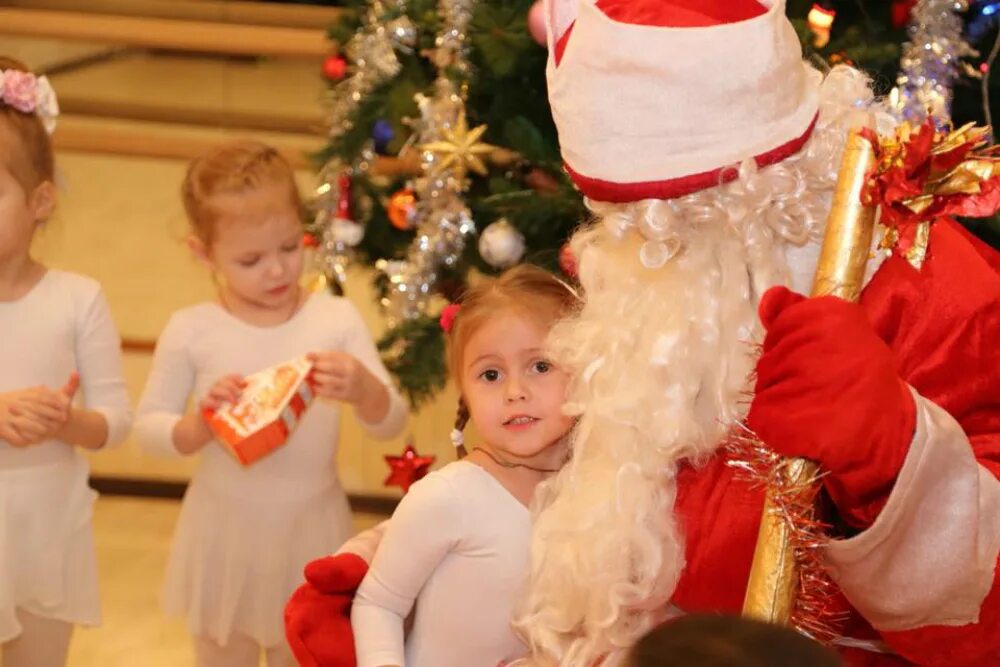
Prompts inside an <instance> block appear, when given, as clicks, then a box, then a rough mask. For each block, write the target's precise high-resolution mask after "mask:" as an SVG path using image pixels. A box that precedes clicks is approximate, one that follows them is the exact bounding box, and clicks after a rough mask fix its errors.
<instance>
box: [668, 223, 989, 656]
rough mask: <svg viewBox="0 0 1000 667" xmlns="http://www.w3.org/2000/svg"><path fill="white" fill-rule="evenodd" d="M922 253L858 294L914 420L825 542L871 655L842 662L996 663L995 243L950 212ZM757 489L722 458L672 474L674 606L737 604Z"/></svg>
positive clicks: (754, 525) (856, 634) (757, 509)
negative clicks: (900, 459)
mask: <svg viewBox="0 0 1000 667" xmlns="http://www.w3.org/2000/svg"><path fill="white" fill-rule="evenodd" d="M928 250H929V252H928V257H927V260H926V261H925V263H924V265H923V267H922V268H921V269H920V270H919V271H918V270H916V269H914V268H913V267H911V266H910V264H909V263H908V262H907V261H906V260H905V259H903V258H900V257H895V256H894V257H890V258H889V259H887V260H886V261H885V262H884V263H883V264H882V266H881V267H880V268H879V269H878V271H877V272H876V274H875V276H874V277H873V278H872V280H871V281H870V282H869V283H868V285H867V286H866V288H865V290H864V292H863V294H862V297H861V304H862V306H863V307H864V309H865V311H866V312H867V313H868V314H869V316H870V319H871V322H872V324H873V325H874V328H875V330H876V332H877V333H878V334H879V336H880V337H881V338H882V339H883V340H884V341H885V342H886V343H888V345H889V346H890V347H891V348H892V350H893V353H894V355H895V357H896V360H897V363H898V369H899V373H900V377H902V378H903V379H904V380H905V381H906V382H907V383H908V384H909V385H910V387H911V388H912V389H913V390H914V392H915V393H916V394H917V397H916V401H917V429H916V433H915V436H914V440H913V443H912V444H911V448H910V451H909V453H908V454H907V459H906V462H905V463H904V466H903V469H902V470H901V471H900V474H899V478H898V479H897V482H896V484H895V486H894V487H893V489H892V492H891V493H890V494H889V495H888V497H886V498H885V499H884V502H883V503H882V504H881V506H880V507H876V508H874V510H873V511H872V515H871V516H870V517H868V518H867V519H866V520H865V525H862V526H858V528H860V529H863V530H861V531H860V532H859V533H858V534H857V535H855V536H852V537H849V538H847V539H843V540H838V541H836V542H835V543H833V544H831V545H830V546H829V547H828V548H827V549H826V558H827V562H828V566H829V570H830V572H831V574H832V576H833V578H834V580H835V581H836V582H837V583H838V584H839V586H840V589H841V591H842V593H843V594H844V596H845V597H846V599H847V600H848V601H849V602H850V605H849V606H850V608H851V610H850V614H851V616H850V620H849V621H848V623H847V624H846V625H845V626H844V628H842V630H843V632H844V634H845V635H846V636H848V637H852V638H858V639H865V640H874V641H873V643H874V644H875V645H876V646H878V645H879V644H881V645H882V648H883V650H885V651H887V652H884V653H878V652H872V651H867V650H859V649H856V648H842V652H843V654H844V656H845V658H846V659H847V663H848V664H849V665H854V666H864V667H868V666H878V667H883V666H886V667H887V666H889V665H911V664H915V665H926V666H937V665H942V666H943V665H948V666H949V667H963V666H965V665H970V666H971V665H977V666H978V665H1000V586H998V583H997V582H998V579H1000V577H997V576H996V573H997V552H998V549H1000V481H998V477H1000V254H998V253H997V252H996V251H994V250H993V249H991V248H989V247H988V246H986V245H985V244H983V243H982V242H980V241H978V240H977V239H975V238H974V237H972V236H971V235H970V234H969V233H968V232H967V231H965V230H964V229H963V228H962V227H960V226H959V225H958V224H956V223H954V222H952V221H942V222H940V223H938V224H936V225H935V226H934V227H933V229H932V233H931V238H930V243H929V245H928ZM828 426H829V425H822V424H817V428H824V427H828ZM763 498H764V492H763V490H762V489H759V488H753V487H752V486H751V485H750V484H749V483H748V482H746V481H744V480H743V479H740V478H739V476H738V473H736V471H735V470H734V469H732V468H730V467H728V466H727V465H726V462H725V457H724V455H722V454H719V455H717V456H716V457H715V458H714V459H712V460H710V461H709V462H708V463H707V464H706V465H705V466H703V467H701V468H698V469H694V468H691V467H683V468H682V469H681V470H680V471H679V474H678V496H677V503H676V508H677V511H678V515H679V517H680V520H681V522H682V527H683V530H684V534H685V538H686V560H687V565H686V567H685V570H684V572H683V574H682V577H681V580H680V583H679V585H678V587H677V590H676V592H675V594H674V597H673V600H672V602H673V603H674V604H675V605H676V606H677V607H679V608H680V609H681V610H683V611H686V612H731V613H739V611H740V609H741V607H742V603H743V597H744V592H745V589H746V582H747V578H748V575H749V571H750V563H751V560H752V556H753V550H754V544H755V542H756V539H757V531H758V528H759V524H760V514H761V507H762V504H763Z"/></svg>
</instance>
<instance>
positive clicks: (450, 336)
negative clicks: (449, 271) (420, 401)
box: [446, 264, 580, 452]
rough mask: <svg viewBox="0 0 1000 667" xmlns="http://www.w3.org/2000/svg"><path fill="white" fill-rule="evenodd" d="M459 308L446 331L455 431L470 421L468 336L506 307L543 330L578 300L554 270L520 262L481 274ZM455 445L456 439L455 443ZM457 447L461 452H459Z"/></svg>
mask: <svg viewBox="0 0 1000 667" xmlns="http://www.w3.org/2000/svg"><path fill="white" fill-rule="evenodd" d="M458 304H459V305H460V309H459V311H458V314H457V315H456V316H455V317H454V319H453V320H452V323H451V326H450V328H449V330H448V332H447V335H446V341H447V357H448V368H449V371H450V372H451V377H452V380H454V382H455V385H456V386H458V388H459V394H460V397H459V399H458V416H457V418H456V419H455V429H456V431H461V430H462V429H464V428H465V425H466V424H467V423H468V421H469V411H468V408H467V407H466V404H465V400H464V398H462V397H461V393H462V363H463V353H464V352H465V346H466V345H467V344H468V342H469V339H470V338H472V336H473V335H474V334H475V333H476V332H477V331H478V330H479V329H480V328H482V326H483V324H485V323H486V322H487V321H488V320H489V319H490V318H492V317H495V316H496V314H497V313H498V312H500V311H501V310H505V309H516V310H518V311H519V312H521V313H523V314H524V315H527V316H528V317H530V318H532V319H534V320H535V321H536V322H538V323H539V324H541V325H542V326H543V328H545V329H546V330H547V329H548V328H549V327H551V326H552V324H554V323H555V322H556V321H557V320H560V319H562V318H564V317H567V316H569V315H570V314H571V313H573V311H574V310H575V309H576V308H577V306H578V305H579V304H580V298H579V296H578V295H577V293H576V291H575V290H574V289H573V288H572V287H570V286H569V285H568V284H566V283H565V282H563V281H562V280H560V279H559V278H557V277H556V276H554V275H553V274H551V273H549V272H548V271H545V270H544V269H540V268H539V267H537V266H532V265H531V264H519V265H517V266H515V267H514V268H512V269H508V270H507V271H504V272H503V273H502V274H500V275H499V276H497V277H496V278H484V279H482V280H481V281H479V282H477V283H476V284H475V285H473V286H471V287H469V288H468V289H467V290H466V291H465V292H463V294H462V296H461V298H460V299H459V301H458ZM456 446H458V443H456ZM461 451H462V450H461V448H460V452H461Z"/></svg>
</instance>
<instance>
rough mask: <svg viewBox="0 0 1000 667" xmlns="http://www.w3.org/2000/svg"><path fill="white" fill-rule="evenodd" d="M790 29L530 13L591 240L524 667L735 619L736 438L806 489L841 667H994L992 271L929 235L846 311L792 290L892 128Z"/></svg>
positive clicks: (696, 19)
mask: <svg viewBox="0 0 1000 667" xmlns="http://www.w3.org/2000/svg"><path fill="white" fill-rule="evenodd" d="M784 9H785V8H784V2H783V0H773V1H771V2H767V1H761V2H758V1H756V0H597V1H596V2H594V1H592V0H550V1H549V2H548V4H547V6H546V18H547V20H548V24H549V40H550V41H549V53H550V60H549V70H548V75H549V96H550V102H551V104H552V109H553V115H554V118H555V120H556V124H557V127H558V130H559V139H560V145H561V149H562V154H563V157H564V160H565V162H566V167H567V171H568V173H569V174H570V176H571V177H572V178H573V180H574V182H575V183H576V184H577V186H578V187H579V189H580V190H581V192H582V193H583V194H584V196H585V197H586V198H587V201H588V205H589V207H590V208H591V210H592V211H593V213H594V215H595V220H594V221H593V222H592V223H591V224H590V225H588V226H586V227H585V228H582V229H581V230H580V231H578V232H577V233H576V235H575V236H574V238H573V242H572V247H573V250H574V253H575V256H576V257H577V260H578V266H579V276H580V282H581V284H582V286H583V289H584V294H585V299H586V302H585V304H584V307H583V308H582V310H581V311H580V312H579V313H578V314H577V315H576V316H575V317H574V318H572V319H571V320H570V321H567V322H566V323H565V324H563V325H561V326H560V327H557V329H556V330H555V331H554V333H553V340H552V345H553V347H554V348H555V352H556V355H557V359H558V360H559V362H560V363H561V364H564V365H565V366H566V367H568V368H569V369H570V370H571V372H572V373H573V374H574V377H575V378H576V379H575V382H574V383H573V385H572V387H571V391H570V398H569V407H570V409H571V410H573V411H574V412H576V413H578V414H579V415H580V419H579V423H578V426H577V428H576V430H575V432H574V435H573V440H572V451H573V455H572V459H571V461H570V463H569V464H568V465H567V466H566V468H564V470H563V471H562V472H561V473H560V474H559V475H558V476H557V477H555V478H554V479H553V480H552V481H551V483H550V484H548V485H547V486H546V487H545V489H544V491H543V493H542V494H541V497H539V498H537V499H536V504H537V507H536V509H535V516H534V534H533V546H532V555H531V557H532V566H531V573H530V581H529V584H528V587H527V593H526V595H525V596H524V599H523V601H522V604H521V606H520V609H519V613H518V614H517V618H516V619H515V621H516V624H517V626H518V627H519V628H520V629H521V630H522V631H523V633H524V634H525V636H526V637H527V639H528V640H529V642H530V644H531V646H532V648H533V651H534V658H533V664H538V665H543V664H544V665H552V664H558V665H567V666H570V667H590V666H591V665H594V664H607V665H612V664H618V662H619V659H620V658H621V656H622V655H623V653H624V650H625V649H627V647H629V646H631V645H632V644H634V643H635V641H636V640H637V639H638V638H639V637H640V636H641V635H642V634H643V633H644V632H646V631H647V630H648V629H649V628H650V627H652V625H653V624H655V623H656V622H658V621H659V620H661V619H663V618H665V617H667V616H669V615H671V614H677V613H684V612H732V613H738V612H739V611H740V609H741V605H742V602H743V597H744V592H745V589H746V583H747V578H748V574H749V571H750V566H751V560H752V556H753V549H754V544H755V542H756V538H757V532H758V526H759V524H760V516H761V509H762V506H763V501H764V489H763V488H761V487H759V486H755V485H754V484H753V483H752V482H751V481H749V480H747V479H745V478H743V477H741V476H740V475H739V474H738V472H737V471H736V470H735V469H734V468H733V467H731V466H729V465H727V463H729V462H730V459H731V456H730V455H729V454H728V453H727V450H726V449H725V448H724V447H723V446H722V444H723V443H724V442H725V440H726V438H727V435H728V434H729V433H731V432H732V430H733V428H734V427H735V426H736V425H737V424H739V423H741V422H743V421H744V420H745V421H746V422H747V423H748V425H749V426H750V427H751V428H752V429H753V430H754V431H756V433H757V434H758V435H759V436H760V437H761V439H762V440H763V441H764V442H766V443H767V444H768V446H769V447H771V448H773V449H774V450H775V451H777V452H779V453H781V454H783V455H786V456H798V457H806V458H809V459H812V460H814V461H817V462H818V463H819V464H820V465H821V466H822V468H823V470H825V471H826V476H825V477H824V478H823V486H824V490H825V493H826V495H827V496H828V499H829V501H830V504H831V507H832V511H833V518H834V519H835V520H836V523H837V525H838V526H840V528H839V529H838V532H837V533H836V534H835V535H834V536H833V539H832V540H831V541H830V542H829V543H828V544H827V545H826V546H825V547H824V548H823V551H822V558H823V562H824V565H825V568H826V571H827V573H828V574H829V576H830V577H831V578H832V579H833V581H834V582H835V583H836V585H837V587H838V588H839V591H840V593H841V594H842V595H843V597H844V598H845V599H846V601H847V603H846V605H847V611H848V618H847V621H846V622H845V623H844V624H842V625H841V627H840V633H841V635H842V637H841V638H840V639H839V640H838V641H837V644H836V645H837V646H838V648H839V649H840V650H841V651H842V653H843V654H844V656H845V658H846V659H847V662H848V664H850V665H878V666H880V667H881V666H888V665H911V664H912V665H927V666H931V665H942V666H943V665H949V666H953V667H956V666H964V665H970V666H971V665H994V664H1000V592H998V591H997V585H996V576H995V575H996V569H997V555H998V551H1000V482H998V479H997V475H998V473H1000V346H998V345H997V344H996V341H997V340H1000V256H998V254H997V253H996V252H995V251H994V250H992V249H990V248H989V247H987V246H985V245H984V244H982V243H981V242H979V241H978V240H976V239H975V238H974V237H972V236H971V235H970V234H968V233H967V232H965V231H964V230H963V228H961V227H960V226H959V225H958V224H956V223H955V222H953V221H951V220H949V219H947V218H944V217H939V218H936V219H933V220H930V222H932V226H931V227H930V233H929V238H927V239H925V241H926V244H925V247H924V248H923V250H925V252H926V257H925V259H924V260H923V262H922V263H920V262H911V261H909V260H908V258H907V257H905V256H903V255H901V254H899V253H889V252H887V251H881V252H877V253H874V255H873V258H872V260H871V261H870V262H869V267H868V269H869V275H868V276H867V279H866V282H865V287H864V290H863V292H862V295H861V299H860V302H859V303H858V304H851V303H847V302H845V301H841V300H839V299H836V298H833V297H824V298H815V299H807V298H805V297H802V296H800V295H799V294H798V293H807V292H808V290H809V287H810V284H811V281H812V277H813V275H814V272H815V268H816V257H817V255H818V251H819V240H820V237H821V235H822V231H823V226H824V221H825V219H826V215H827V213H828V210H829V206H830V200H831V196H832V192H833V189H834V183H835V180H836V175H837V168H838V165H839V160H840V154H841V152H842V149H843V145H844V139H845V137H846V134H847V130H848V129H849V127H851V126H852V125H853V124H854V123H855V122H856V120H857V114H858V112H859V111H865V110H866V111H868V112H869V113H870V114H872V115H874V116H875V117H876V118H877V119H878V120H879V125H880V129H881V130H887V129H889V126H890V125H891V120H890V119H889V118H887V117H885V116H884V115H882V114H880V113H879V109H878V107H877V105H875V104H874V103H873V101H872V97H871V93H870V91H869V88H868V82H867V80H866V78H865V77H864V76H863V75H862V74H861V73H859V72H857V71H856V70H852V69H849V68H844V67H842V68H836V69H834V70H833V71H832V72H830V73H828V74H827V75H826V76H825V77H824V76H823V75H822V74H820V73H819V72H817V71H816V70H814V69H813V68H812V67H810V66H809V65H807V64H805V63H803V61H802V57H801V49H800V46H799V43H798V40H797V38H796V35H795V33H794V31H793V29H792V26H791V24H790V23H789V21H788V20H787V18H786V17H785V14H784ZM789 288H790V289H789ZM790 290H794V291H790ZM752 342H762V346H760V347H759V348H758V347H755V346H753V345H751V343H752ZM754 371H756V372H754ZM751 378H752V379H751ZM351 562H352V563H356V562H357V561H356V560H354V559H351ZM343 566H344V562H343V561H338V560H337V559H332V560H331V561H327V562H325V563H318V564H317V565H316V569H315V570H314V574H315V575H316V576H315V577H314V578H315V582H316V583H317V584H318V586H313V587H307V588H305V589H303V590H302V591H300V593H299V595H298V597H297V598H294V599H293V601H292V604H291V605H290V607H289V610H288V616H287V618H288V619H289V625H288V627H289V630H290V632H291V634H292V635H293V636H294V637H293V643H295V642H296V641H298V642H299V646H300V649H301V652H300V658H301V657H302V656H307V657H306V660H307V664H308V660H309V659H312V658H315V657H319V658H320V664H351V663H350V656H349V655H347V653H346V650H347V649H349V648H350V647H349V646H345V645H343V644H340V645H339V646H338V644H337V642H338V636H341V637H342V636H343V630H342V629H340V630H338V628H342V626H343V624H344V619H343V617H342V616H340V617H338V616H336V615H335V614H330V615H328V616H323V614H324V611H323V610H327V612H326V613H329V610H332V609H335V608H336V607H337V605H341V606H343V605H344V604H345V602H346V601H345V595H343V594H342V595H341V596H339V597H338V596H336V595H334V596H325V597H324V596H323V595H322V594H321V593H322V591H323V590H326V591H336V590H341V591H344V590H346V589H349V588H350V583H351V581H350V580H351V579H352V577H351V576H345V570H344V569H342V568H343ZM321 619H322V620H321ZM317 623H319V624H320V625H322V626H323V627H324V628H325V629H326V632H325V634H324V635H323V636H321V637H319V636H317V635H314V634H311V633H310V630H311V629H312V628H313V627H314V626H315V625H316V624H317ZM347 634H348V635H349V630H348V631H347ZM303 640H304V641H303ZM309 656H311V657H309ZM329 660H333V661H334V662H326V661H329ZM337 660H344V662H343V663H337V662H336V661H337Z"/></svg>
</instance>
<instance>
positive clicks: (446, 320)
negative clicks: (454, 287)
mask: <svg viewBox="0 0 1000 667" xmlns="http://www.w3.org/2000/svg"><path fill="white" fill-rule="evenodd" d="M460 310H462V305H461V304H459V303H449V304H448V305H447V306H445V307H444V310H442V311H441V319H440V320H438V321H439V322H440V323H441V329H442V330H443V331H444V332H445V333H451V328H452V327H453V326H455V318H456V317H458V312H459V311H460Z"/></svg>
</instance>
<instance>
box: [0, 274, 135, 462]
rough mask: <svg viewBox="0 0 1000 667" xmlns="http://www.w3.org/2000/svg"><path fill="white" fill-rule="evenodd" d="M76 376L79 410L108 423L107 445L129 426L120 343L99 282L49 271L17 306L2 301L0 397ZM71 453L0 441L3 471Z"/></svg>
mask: <svg viewBox="0 0 1000 667" xmlns="http://www.w3.org/2000/svg"><path fill="white" fill-rule="evenodd" d="M74 371H75V372H78V373H79V374H80V395H81V398H82V404H83V407H84V408H86V409H88V410H94V411H96V412H99V413H100V414H101V415H103V416H104V418H105V419H106V420H107V423H108V437H107V440H106V441H105V446H110V445H116V444H118V443H120V442H122V441H123V440H124V439H125V436H126V435H127V434H128V430H129V427H130V425H131V423H132V411H131V407H130V406H129V398H128V390H127V389H126V386H125V379H124V375H123V372H122V357H121V339H120V338H119V337H118V330H117V328H116V327H115V323H114V320H113V319H112V317H111V309H110V308H109V307H108V302H107V300H106V299H105V298H104V293H103V292H102V291H101V286H100V285H99V284H98V283H97V281H95V280H92V279H90V278H85V277H84V276H79V275H76V274H73V273H67V272H65V271H57V270H55V269H49V270H48V271H46V272H45V275H43V276H42V279H41V280H40V281H39V282H38V283H37V284H36V285H35V286H34V287H33V288H32V289H31V291H29V292H28V293H27V294H25V295H24V296H23V297H21V298H20V299H18V300H16V301H4V302H0V392H9V391H16V390H19V389H27V388H29V387H36V386H39V385H44V386H46V387H49V388H51V389H58V388H59V387H62V386H63V385H64V384H66V381H67V380H68V379H69V376H70V374H71V373H73V372H74ZM74 456H75V452H74V448H73V447H70V446H68V445H66V444H65V443H62V442H59V441H56V440H50V441H47V442H44V443H41V444H38V445H33V446H31V447H23V448H18V447H14V446H12V445H10V444H9V443H7V442H5V441H4V440H2V439H0V468H20V467H28V466H37V465H46V464H50V463H56V462H60V461H67V460H71V459H72V458H73V457H74Z"/></svg>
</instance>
